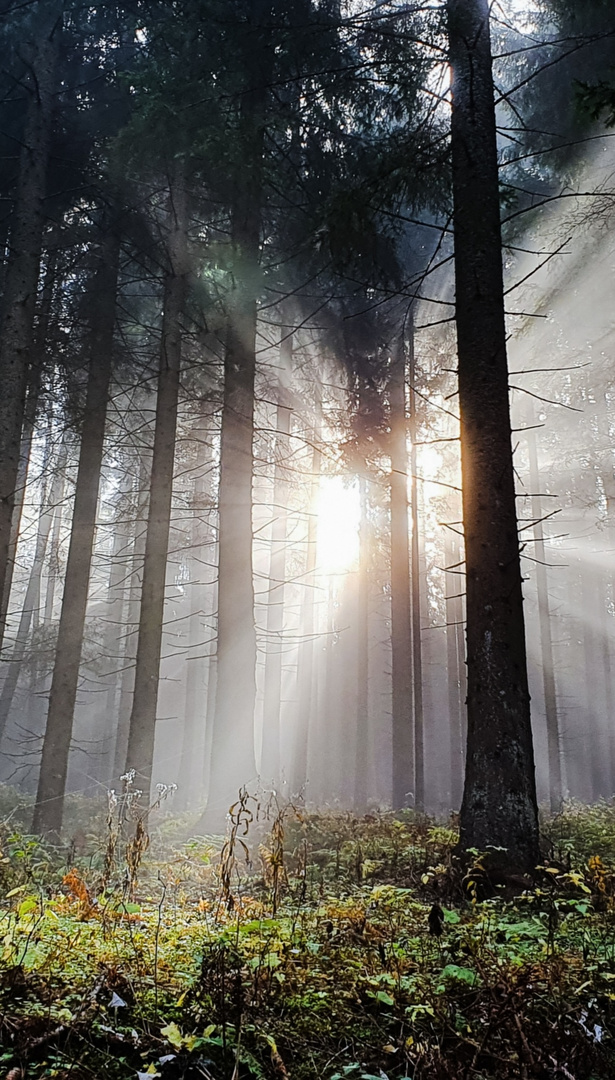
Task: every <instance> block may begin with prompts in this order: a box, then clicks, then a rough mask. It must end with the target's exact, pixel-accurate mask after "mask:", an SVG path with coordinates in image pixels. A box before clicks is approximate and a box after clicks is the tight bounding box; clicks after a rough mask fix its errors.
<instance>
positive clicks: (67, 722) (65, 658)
mask: <svg viewBox="0 0 615 1080" xmlns="http://www.w3.org/2000/svg"><path fill="white" fill-rule="evenodd" d="M119 255H120V241H119V235H118V234H117V233H116V232H115V230H114V229H109V231H108V232H107V235H106V237H105V240H104V242H103V244H102V246H101V251H100V268H99V270H98V272H97V273H96V275H95V277H94V281H93V290H92V298H91V305H92V308H91V310H92V322H91V336H90V362H89V372H88V385H87V393H86V401H85V411H84V418H83V429H82V434H81V447H80V451H79V468H78V471H77V484H76V487H75V504H74V509H73V521H72V528H71V538H70V545H69V549H68V560H67V564H66V577H65V580H64V594H63V597H62V613H61V615H60V625H59V628H58V641H57V645H56V655H55V664H54V669H53V676H52V680H51V690H50V694H49V711H48V714H47V727H46V729H45V738H44V741H43V755H42V759H41V771H40V775H39V781H38V791H37V796H36V805H35V807H34V820H33V825H32V828H33V830H34V832H40V833H53V834H56V835H57V834H59V832H60V829H61V827H62V815H63V810H64V791H65V787H66V776H67V772H68V757H69V752H70V743H71V736H72V730H73V716H74V712H75V701H76V698H77V683H78V679H79V664H80V660H81V648H82V645H83V632H84V627H85V615H86V607H87V600H88V586H89V581H90V569H91V563H92V551H93V548H94V537H95V532H96V510H97V505H98V488H99V484H100V472H101V466H102V460H103V445H104V437H105V421H106V416H107V403H108V399H109V383H110V380H111V370H112V357H113V335H114V328H115V311H116V299H117V280H118V272H119Z"/></svg>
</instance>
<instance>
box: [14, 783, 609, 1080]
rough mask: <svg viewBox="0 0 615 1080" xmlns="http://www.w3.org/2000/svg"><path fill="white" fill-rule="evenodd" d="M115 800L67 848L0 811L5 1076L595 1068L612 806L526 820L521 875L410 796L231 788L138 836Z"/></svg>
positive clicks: (302, 1077)
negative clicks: (338, 800)
mask: <svg viewBox="0 0 615 1080" xmlns="http://www.w3.org/2000/svg"><path fill="white" fill-rule="evenodd" d="M6 795H7V798H8V797H9V796H8V793H6ZM3 797H4V796H3ZM127 809H128V810H130V809H131V808H130V807H127V806H126V805H124V806H122V805H119V806H112V807H111V813H110V816H109V821H108V824H107V826H106V827H104V828H102V829H101V830H100V831H99V833H98V834H97V833H96V830H95V829H94V828H93V831H92V834H91V835H90V834H84V832H83V831H79V830H78V831H77V832H76V833H75V835H74V837H73V842H72V845H71V850H70V851H69V852H68V854H67V852H66V850H65V851H64V852H63V853H62V852H58V851H57V850H55V851H54V850H52V849H51V848H47V847H45V846H43V845H41V844H40V843H39V842H38V840H37V839H36V838H33V837H30V836H28V835H26V834H24V833H22V832H21V831H19V830H18V829H17V828H16V822H17V821H18V820H19V815H20V812H21V810H20V809H19V810H18V812H17V813H14V814H13V816H12V817H11V820H10V821H7V822H6V823H5V825H4V826H3V829H2V855H1V859H2V861H1V862H0V870H1V874H0V884H1V890H2V891H1V901H2V909H1V912H0V921H1V928H0V949H1V953H2V970H1V973H0V1042H1V1047H2V1049H1V1051H0V1073H1V1075H2V1076H6V1077H7V1078H10V1080H17V1078H20V1077H24V1078H28V1080H34V1078H39V1077H59V1078H67V1080H68V1078H69V1077H70V1078H71V1080H81V1078H84V1080H85V1078H93V1077H96V1078H100V1077H105V1078H109V1080H114V1078H117V1080H129V1078H135V1080H136V1078H137V1077H140V1078H145V1077H151V1076H159V1077H162V1078H165V1080H179V1078H182V1077H183V1078H186V1080H192V1078H194V1080H197V1078H205V1080H243V1078H245V1080H250V1078H257V1080H258V1078H268V1080H275V1078H276V1077H277V1078H283V1077H286V1076H289V1077H292V1078H293V1080H307V1078H318V1080H344V1078H348V1080H401V1078H403V1077H407V1078H413V1080H418V1078H421V1080H432V1078H433V1080H444V1078H455V1080H457V1078H459V1080H465V1078H467V1080H478V1078H483V1080H487V1078H489V1080H491V1078H494V1080H495V1078H511V1077H520V1078H527V1080H543V1078H544V1080H547V1078H553V1080H556V1078H560V1077H561V1078H563V1080H573V1078H574V1080H591V1078H595V1080H598V1078H607V1077H613V1075H615V1008H614V1006H615V806H612V805H610V804H609V805H601V806H598V807H593V808H583V807H578V806H570V807H568V808H566V810H565V812H564V813H563V814H562V815H560V816H559V817H558V818H556V819H553V820H551V821H549V822H546V823H545V825H544V831H545V848H544V850H545V864H544V867H543V868H542V869H540V870H537V872H536V881H535V882H534V883H531V884H530V883H527V887H526V888H525V889H524V884H525V883H524V882H522V881H521V882H519V881H516V882H501V881H500V882H499V883H495V882H493V881H490V880H489V874H488V865H489V859H488V856H486V857H485V856H483V855H482V854H480V853H476V855H475V856H474V865H473V866H471V867H470V868H469V870H466V872H465V873H464V872H462V870H461V868H460V867H459V866H458V864H457V863H456V860H455V857H454V855H453V848H454V845H455V842H456V835H455V831H454V829H452V828H447V827H442V826H438V825H435V824H434V823H433V822H430V821H429V820H426V819H418V818H415V817H413V816H411V815H406V816H405V817H403V816H402V817H401V818H399V819H398V818H396V817H394V816H392V815H387V814H382V815H381V814H374V815H370V816H367V817H365V818H352V817H350V816H347V815H343V814H333V813H331V814H321V815H314V814H306V813H295V812H294V811H293V810H292V809H291V808H284V809H282V810H280V808H279V807H278V806H277V804H276V803H275V800H274V801H273V802H270V804H269V806H268V809H267V813H266V814H264V820H260V821H258V820H256V818H257V817H258V816H259V815H258V814H257V804H256V802H255V801H253V800H250V799H244V801H243V803H242V804H241V805H238V806H237V807H236V808H235V814H234V817H233V819H232V820H231V822H230V824H229V831H228V834H227V838H226V841H224V840H222V839H216V838H214V837H192V838H190V839H188V840H187V841H186V840H185V839H180V837H182V836H183V837H185V836H186V831H187V828H188V823H187V822H186V821H185V820H177V819H169V818H167V819H165V820H164V821H162V824H158V825H157V826H156V825H155V822H154V815H151V816H150V828H151V830H152V833H153V837H152V843H151V846H150V848H149V851H146V850H145V845H146V837H145V835H144V834H143V831H142V830H141V829H140V828H138V827H136V823H135V815H134V812H133V813H132V814H130V813H129V814H127V813H126V810H127ZM132 810H133V811H134V807H133V808H132ZM72 812H73V813H77V812H78V813H79V814H80V815H81V816H83V812H84V811H83V807H82V806H81V807H77V808H73V811H72ZM260 816H261V817H263V807H261V810H260ZM123 818H124V819H126V820H124V821H122V819H123ZM515 891H516V892H517V893H518V894H519V895H517V896H515V897H514V898H513V897H512V894H513V893H514V892H515Z"/></svg>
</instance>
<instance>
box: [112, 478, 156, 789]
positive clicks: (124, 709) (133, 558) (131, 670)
mask: <svg viewBox="0 0 615 1080" xmlns="http://www.w3.org/2000/svg"><path fill="white" fill-rule="evenodd" d="M148 480H149V469H147V467H146V464H145V462H144V460H143V457H141V460H140V465H139V472H138V475H137V480H136V487H135V492H134V512H135V520H134V533H133V542H132V552H131V555H130V569H129V580H130V584H129V586H128V604H127V607H126V612H125V624H124V632H123V636H124V650H123V659H122V662H123V670H122V678H121V680H120V698H119V704H118V718H117V729H116V733H115V750H114V754H113V780H114V782H115V783H118V781H119V780H120V777H121V776H122V774H123V772H124V769H125V767H126V750H127V748H128V731H129V728H130V713H131V711H132V699H133V694H134V686H135V664H136V660H137V642H138V635H139V612H140V608H141V587H142V584H143V560H144V558H145V536H146V533H147V522H146V516H147V506H148V502H149V496H148V491H147V484H148Z"/></svg>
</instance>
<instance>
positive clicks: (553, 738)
mask: <svg viewBox="0 0 615 1080" xmlns="http://www.w3.org/2000/svg"><path fill="white" fill-rule="evenodd" d="M527 440H528V452H529V459H530V490H531V493H532V517H533V518H534V522H535V524H534V556H535V558H536V591H537V594H538V621H539V626H540V652H541V660H542V687H543V694H544V702H545V718H546V725H547V757H548V768H549V803H550V807H551V812H552V813H553V814H557V813H559V811H560V810H561V808H562V796H563V792H562V762H561V757H560V736H559V716H558V710H557V695H556V692H555V670H554V666H553V638H552V634H551V611H550V604H549V580H548V574H547V566H546V558H545V539H544V529H543V523H542V517H543V510H542V502H541V499H540V494H539V493H540V471H539V468H538V451H537V447H536V432H535V431H531V430H530V431H528V436H527Z"/></svg>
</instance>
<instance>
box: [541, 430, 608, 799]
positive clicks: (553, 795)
mask: <svg viewBox="0 0 615 1080" xmlns="http://www.w3.org/2000/svg"><path fill="white" fill-rule="evenodd" d="M527 440H528V451H529V459H530V489H531V491H532V517H533V518H534V521H535V525H534V556H535V558H536V591H537V594H538V622H539V626H540V652H541V659H542V687H543V694H544V703H545V719H546V725H547V757H548V767H549V803H550V807H551V812H552V813H553V814H557V813H559V811H560V810H561V808H562V797H563V792H562V762H561V756H560V733H559V716H558V709H557V695H556V691H555V669H554V666H553V639H552V634H551V611H550V604H549V579H548V574H547V565H546V558H545V538H544V529H543V523H542V517H543V510H542V503H541V499H540V494H539V492H540V471H539V468H538V451H537V447H536V432H535V431H531V430H530V431H528V436H527ZM605 610H606V609H605Z"/></svg>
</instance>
